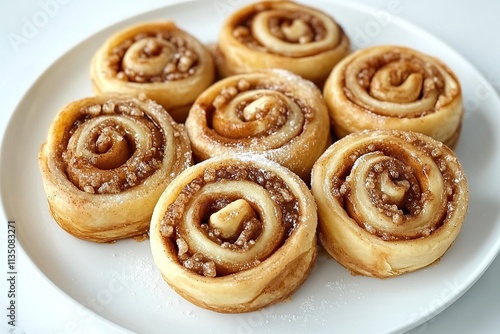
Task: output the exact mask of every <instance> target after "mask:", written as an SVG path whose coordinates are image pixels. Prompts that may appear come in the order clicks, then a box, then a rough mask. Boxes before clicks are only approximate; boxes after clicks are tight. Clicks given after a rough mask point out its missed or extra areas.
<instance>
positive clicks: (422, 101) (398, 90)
mask: <svg viewBox="0 0 500 334" xmlns="http://www.w3.org/2000/svg"><path fill="white" fill-rule="evenodd" d="M461 94H462V93H461V87H460V83H459V81H458V78H457V77H456V75H455V74H454V73H453V72H452V71H451V69H450V68H448V67H447V66H446V65H445V64H444V63H443V62H442V61H441V60H439V59H437V58H435V57H432V56H429V55H426V54H423V53H422V52H419V51H417V50H414V49H411V48H408V47H403V46H396V45H377V46H373V47H368V48H364V49H360V50H358V51H356V52H353V53H352V54H350V55H349V56H347V57H345V58H344V59H343V60H342V61H340V62H339V64H337V66H335V68H334V69H333V70H332V72H331V74H330V76H329V77H328V79H327V81H326V83H325V86H324V89H323V95H324V97H325V100H326V102H327V104H328V107H329V110H330V116H331V120H332V126H333V130H334V132H335V134H336V135H337V136H338V137H343V136H345V135H347V134H349V133H352V132H359V131H362V130H365V129H393V130H405V131H416V132H421V133H423V134H425V135H427V136H430V137H433V138H434V139H436V140H438V141H441V142H443V143H445V144H446V145H447V146H448V147H451V148H454V147H455V145H456V144H457V141H458V138H459V135H460V129H461V124H462V118H463V106H462V95H461Z"/></svg>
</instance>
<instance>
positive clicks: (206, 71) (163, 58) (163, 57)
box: [90, 22, 215, 123]
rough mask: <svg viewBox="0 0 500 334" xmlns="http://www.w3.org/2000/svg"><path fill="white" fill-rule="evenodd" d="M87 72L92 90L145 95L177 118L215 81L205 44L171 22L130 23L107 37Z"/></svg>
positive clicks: (180, 120) (182, 117)
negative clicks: (130, 24)
mask: <svg viewBox="0 0 500 334" xmlns="http://www.w3.org/2000/svg"><path fill="white" fill-rule="evenodd" d="M90 76H91V79H92V85H93V88H94V91H95V92H96V93H106V92H115V93H124V94H129V95H135V96H137V95H138V94H139V93H143V94H146V96H147V97H149V98H150V99H153V100H155V101H156V102H158V103H159V104H161V105H162V106H163V107H164V108H165V109H166V110H167V111H168V112H169V113H170V115H172V117H173V118H174V120H175V121H176V122H178V123H180V122H183V121H184V120H185V118H186V116H187V112H188V111H189V107H190V106H191V103H192V102H193V101H194V100H195V99H196V97H197V96H198V94H199V93H201V92H202V91H203V90H204V89H205V88H207V87H208V86H209V85H210V84H212V82H213V81H214V80H215V64H214V60H213V57H212V55H211V53H210V52H209V51H208V49H207V48H206V47H205V46H204V45H203V44H202V43H201V42H200V41H199V40H198V39H196V38H195V37H194V36H192V35H190V34H188V33H187V32H186V31H184V30H182V29H180V28H178V27H177V26H176V25H175V24H174V23H172V22H148V23H141V24H136V25H134V26H130V27H128V28H126V29H123V30H120V31H118V32H117V33H115V34H114V35H112V36H110V37H109V38H108V39H107V40H106V41H105V43H103V44H102V45H101V46H100V48H99V49H98V50H97V52H96V53H95V55H94V57H93V59H92V63H91V70H90Z"/></svg>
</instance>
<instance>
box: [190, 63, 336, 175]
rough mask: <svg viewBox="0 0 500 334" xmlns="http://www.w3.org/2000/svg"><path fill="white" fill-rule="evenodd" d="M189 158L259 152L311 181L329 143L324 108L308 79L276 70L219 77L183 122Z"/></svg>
mask: <svg viewBox="0 0 500 334" xmlns="http://www.w3.org/2000/svg"><path fill="white" fill-rule="evenodd" d="M186 129H187V131H188V134H189V137H190V139H191V144H192V149H193V154H194V155H195V157H196V158H197V159H198V160H205V159H208V158H210V157H214V156H217V155H221V154H229V153H245V152H251V153H258V154H262V155H264V156H265V157H267V158H269V159H271V160H274V161H276V162H278V163H280V164H282V165H284V166H285V167H287V168H289V169H291V170H292V171H293V172H295V173H296V174H298V175H299V176H300V177H302V178H303V179H304V180H305V181H306V182H308V179H309V178H310V172H311V168H312V166H313V164H314V162H315V161H316V159H317V158H318V157H319V156H320V155H321V153H323V151H324V150H325V149H326V148H327V147H328V145H329V144H331V137H330V124H329V117H328V110H327V107H326V104H325V102H324V100H323V97H322V95H321V91H320V90H319V89H318V88H317V87H316V86H315V85H314V84H313V83H312V82H310V81H308V80H305V79H303V78H301V77H300V76H298V75H296V74H293V73H291V72H288V71H285V70H279V69H270V70H261V71H258V72H252V73H245V74H239V75H234V76H231V77H227V78H225V79H222V80H220V81H218V82H216V83H215V84H213V85H212V86H210V87H209V88H208V89H207V90H205V91H204V92H203V93H202V94H200V96H199V97H198V98H197V99H196V101H195V103H194V104H193V106H192V108H191V110H190V112H189V116H188V118H187V120H186Z"/></svg>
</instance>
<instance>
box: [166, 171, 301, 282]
mask: <svg viewBox="0 0 500 334" xmlns="http://www.w3.org/2000/svg"><path fill="white" fill-rule="evenodd" d="M229 181H245V182H246V181H250V182H252V183H254V184H257V185H258V186H259V187H261V188H264V189H265V190H266V191H267V192H268V193H269V196H270V198H271V199H272V201H273V202H274V203H276V204H275V205H277V208H279V211H280V212H279V213H276V214H278V215H279V217H281V219H280V224H281V225H282V229H283V230H284V231H285V233H283V237H284V238H285V239H286V237H287V236H288V235H289V234H290V233H291V232H292V231H293V229H294V227H295V226H296V224H297V223H298V219H299V214H300V213H299V210H298V200H297V198H295V196H294V194H293V193H292V192H291V191H290V190H289V188H288V186H287V185H286V183H285V182H284V181H283V180H282V179H281V178H280V177H279V176H278V175H276V174H275V173H274V172H271V171H266V170H262V169H259V168H256V167H253V166H250V165H247V164H245V163H242V164H240V165H228V166H219V167H210V168H207V169H206V170H205V172H204V173H203V175H201V176H199V177H197V178H195V179H193V180H192V181H191V182H190V183H189V184H187V185H185V186H184V188H183V189H182V191H181V192H180V194H179V195H178V196H177V198H176V200H175V201H174V202H173V203H172V204H170V205H169V206H168V208H167V210H166V212H165V216H164V218H163V220H162V223H161V227H160V232H161V234H162V236H163V237H164V238H167V239H170V240H172V241H173V243H175V246H176V248H177V254H178V257H179V260H180V262H181V263H182V264H183V266H184V267H185V268H187V269H190V270H193V271H195V272H197V273H199V274H202V275H205V276H210V277H213V276H211V275H212V274H213V273H215V272H217V275H225V274H228V273H230V271H229V272H228V270H232V269H227V268H223V267H219V265H218V264H217V262H216V261H213V262H212V261H211V260H209V258H210V256H209V255H208V254H206V255H203V254H200V253H199V252H196V251H191V249H190V246H189V245H188V243H187V242H185V240H184V239H185V237H184V236H183V233H184V232H183V229H181V228H180V226H181V225H182V220H183V219H186V218H185V214H186V210H187V206H188V203H192V202H193V198H194V196H195V194H196V193H198V191H200V190H201V189H202V188H203V187H204V186H205V185H208V184H217V183H220V182H229ZM195 210H199V211H197V212H199V214H197V215H196V217H199V221H196V222H194V224H195V225H196V226H197V227H196V228H197V229H198V230H199V231H200V232H201V233H203V235H205V237H206V238H207V239H208V240H210V241H211V242H212V243H213V244H214V245H218V247H219V248H220V249H221V250H226V251H233V252H238V253H239V252H245V251H248V250H251V249H252V248H253V247H254V246H255V245H256V242H258V240H259V237H260V236H261V235H262V233H263V232H264V230H263V226H264V225H265V224H264V223H263V222H262V221H261V219H262V217H263V213H261V212H260V211H259V209H257V208H254V207H253V205H252V204H250V202H249V201H247V200H245V199H244V198H242V197H241V195H236V194H234V195H229V194H225V195H218V196H217V195H215V194H213V195H210V196H208V197H206V198H204V199H203V200H202V201H201V203H198V204H197V208H196V209H195ZM196 219H197V218H196ZM272 242H273V243H276V244H277V245H278V246H279V245H281V244H282V243H283V242H285V240H272ZM212 256H215V255H212ZM212 263H213V264H212ZM258 263H259V260H257V258H254V261H252V263H249V264H248V263H247V264H245V266H247V267H252V266H254V265H256V264H258ZM212 269H214V270H212Z"/></svg>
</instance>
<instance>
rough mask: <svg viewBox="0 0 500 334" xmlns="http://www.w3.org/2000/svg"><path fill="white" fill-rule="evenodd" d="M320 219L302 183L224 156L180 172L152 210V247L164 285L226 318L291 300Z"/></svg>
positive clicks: (255, 159) (250, 159)
mask: <svg viewBox="0 0 500 334" xmlns="http://www.w3.org/2000/svg"><path fill="white" fill-rule="evenodd" d="M316 227H317V213H316V205H315V202H314V198H313V197H312V194H311V193H310V191H309V189H308V188H307V186H306V184H305V183H304V182H303V181H302V180H301V179H300V178H299V177H298V176H297V175H295V174H293V173H291V172H290V171H289V170H288V169H286V168H284V167H283V166H281V165H279V164H277V163H275V162H272V161H270V160H268V159H265V158H263V157H262V156H257V155H249V154H236V155H225V156H219V157H215V158H211V159H208V160H205V161H203V162H200V163H198V164H196V165H194V166H192V167H190V168H188V169H187V170H186V171H184V172H183V173H181V174H180V175H179V176H178V177H177V178H176V179H175V180H174V181H173V182H172V183H171V184H170V185H169V186H168V187H167V189H166V190H165V192H164V193H163V195H162V196H161V198H160V200H159V201H158V204H157V205H156V207H155V210H154V213H153V218H152V221H151V230H150V241H151V249H152V253H153V258H154V261H155V263H156V265H157V266H158V268H159V270H160V272H161V274H162V275H163V277H164V279H165V281H166V282H167V283H168V284H169V285H170V286H171V287H172V288H173V289H174V290H175V291H177V292H178V293H179V294H180V295H182V296H183V297H185V298H186V299H187V300H189V301H191V302H192V303H194V304H196V305H198V306H200V307H204V308H207V309H210V310H214V311H217V312H223V313H241V312H249V311H253V310H257V309H259V308H262V307H264V306H267V305H270V304H273V303H276V302H279V301H282V300H284V299H285V298H288V297H289V296H290V294H292V293H293V292H294V291H295V290H296V289H298V287H299V286H300V285H301V284H302V283H303V282H304V281H305V279H306V278H307V276H308V275H309V272H310V270H311V269H312V266H313V264H314V262H315V259H316V251H317V241H316Z"/></svg>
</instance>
